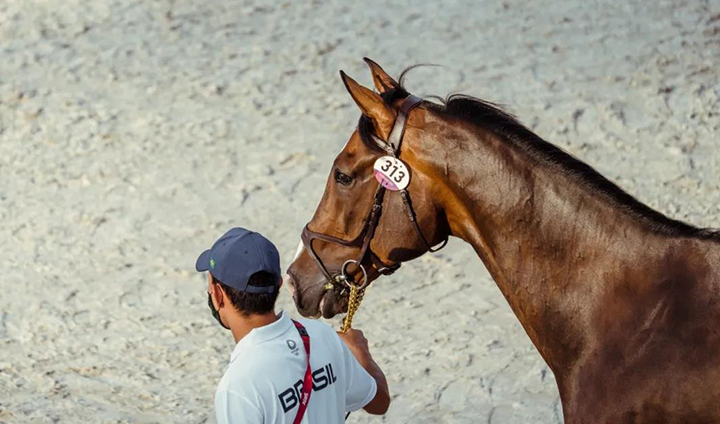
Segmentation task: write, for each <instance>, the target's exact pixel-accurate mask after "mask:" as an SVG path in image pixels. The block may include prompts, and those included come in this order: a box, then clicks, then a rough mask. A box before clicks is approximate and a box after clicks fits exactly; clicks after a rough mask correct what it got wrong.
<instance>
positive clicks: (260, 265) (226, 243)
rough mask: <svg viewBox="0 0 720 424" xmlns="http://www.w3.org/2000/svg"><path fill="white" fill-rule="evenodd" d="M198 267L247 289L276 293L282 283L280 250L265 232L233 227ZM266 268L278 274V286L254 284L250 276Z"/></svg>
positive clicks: (248, 290) (209, 250)
mask: <svg viewBox="0 0 720 424" xmlns="http://www.w3.org/2000/svg"><path fill="white" fill-rule="evenodd" d="M195 269H196V270H198V271H200V272H203V271H210V274H212V275H213V277H215V278H216V279H218V280H220V281H222V283H223V284H225V285H227V286H230V287H232V288H234V289H236V290H240V291H244V292H247V293H274V292H275V291H276V290H277V289H278V287H280V278H281V273H280V272H281V271H280V254H279V253H278V250H277V248H276V247H275V245H274V244H272V242H271V241H270V240H268V239H266V238H265V237H263V236H262V235H261V234H259V233H256V232H253V231H249V230H246V229H245V228H233V229H231V230H230V231H228V232H227V233H225V234H224V235H223V236H222V237H220V238H219V239H218V241H216V242H215V244H213V246H212V247H211V248H210V249H208V250H206V251H204V252H202V253H201V254H200V256H199V257H198V259H197V262H196V263H195ZM260 271H265V272H269V273H270V274H272V275H273V276H275V281H276V284H275V286H265V287H259V286H252V285H249V284H248V281H249V280H250V276H252V275H253V274H255V273H256V272H260Z"/></svg>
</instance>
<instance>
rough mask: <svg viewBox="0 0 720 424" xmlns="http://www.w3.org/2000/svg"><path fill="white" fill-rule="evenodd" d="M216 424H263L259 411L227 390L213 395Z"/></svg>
mask: <svg viewBox="0 0 720 424" xmlns="http://www.w3.org/2000/svg"><path fill="white" fill-rule="evenodd" d="M215 418H216V419H217V424H238V423H243V424H244V423H247V424H263V417H262V414H261V413H260V409H258V407H257V406H256V405H253V404H252V403H251V402H250V401H248V400H247V399H246V398H245V397H244V396H242V395H240V394H238V393H235V392H233V391H230V390H227V389H221V390H218V391H217V392H216V393H215Z"/></svg>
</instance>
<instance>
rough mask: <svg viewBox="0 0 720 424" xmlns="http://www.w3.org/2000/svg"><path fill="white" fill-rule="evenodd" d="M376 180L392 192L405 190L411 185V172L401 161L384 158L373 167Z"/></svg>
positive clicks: (388, 157) (390, 157)
mask: <svg viewBox="0 0 720 424" xmlns="http://www.w3.org/2000/svg"><path fill="white" fill-rule="evenodd" d="M373 168H374V170H375V179H376V180H378V182H380V184H381V185H382V186H383V187H385V188H386V189H388V190H390V191H400V190H405V189H406V188H407V186H408V185H410V171H409V170H408V168H407V166H405V164H404V163H403V161H401V160H400V159H397V158H394V157H392V156H383V157H381V158H380V159H378V160H376V161H375V165H374V166H373Z"/></svg>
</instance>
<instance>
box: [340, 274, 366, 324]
mask: <svg viewBox="0 0 720 424" xmlns="http://www.w3.org/2000/svg"><path fill="white" fill-rule="evenodd" d="M364 296H365V289H362V290H358V287H357V286H356V285H355V284H350V298H349V299H348V311H347V315H345V318H343V322H342V325H341V326H340V332H341V333H347V331H348V330H349V329H350V327H351V326H352V320H353V316H355V312H357V310H358V308H360V304H361V303H362V300H363V297H364Z"/></svg>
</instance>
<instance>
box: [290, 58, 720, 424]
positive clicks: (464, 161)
mask: <svg viewBox="0 0 720 424" xmlns="http://www.w3.org/2000/svg"><path fill="white" fill-rule="evenodd" d="M368 63H369V65H370V67H371V70H372V73H373V80H374V82H375V85H376V88H377V89H378V91H379V92H380V93H381V94H380V95H378V94H376V93H374V92H372V91H371V90H368V89H367V88H364V87H362V86H360V85H359V84H357V83H356V82H354V81H353V80H351V79H350V78H348V77H346V76H344V80H345V83H346V86H347V88H348V91H349V92H350V94H351V95H352V97H353V99H354V100H355V102H356V103H357V104H358V106H359V107H360V109H361V111H362V113H363V118H361V121H360V124H359V128H358V131H356V132H354V133H353V135H352V136H351V138H350V141H349V142H348V144H347V145H346V147H345V148H344V149H343V151H342V152H341V153H340V155H338V157H337V159H336V160H335V163H334V164H333V169H332V172H331V175H330V178H329V179H328V183H327V186H326V189H325V193H324V196H323V198H322V200H321V202H320V205H319V207H318V209H317V212H316V213H315V216H314V217H313V219H312V221H311V222H310V224H309V227H310V228H312V230H313V231H317V232H322V233H325V234H329V235H333V236H335V237H340V238H344V239H352V238H353V237H355V235H356V234H358V232H360V230H361V227H362V220H363V218H364V217H365V216H366V215H367V212H368V210H369V205H370V203H371V202H372V193H373V192H374V190H375V188H376V187H377V183H376V181H375V179H374V178H373V175H372V164H373V162H374V161H375V160H376V159H377V158H378V157H380V156H382V155H383V154H384V153H382V152H381V151H380V150H379V149H377V148H376V147H374V143H373V142H372V137H373V136H376V137H379V138H381V139H386V137H387V135H388V133H389V129H390V128H391V127H392V123H393V122H394V120H395V116H396V114H397V107H398V105H399V103H400V102H401V101H402V99H403V98H405V97H406V96H407V95H408V93H407V92H406V91H405V89H404V88H403V87H402V86H401V84H399V83H397V82H396V81H395V80H394V79H392V78H391V77H390V76H389V75H387V74H386V73H385V72H384V71H383V70H382V69H381V68H380V67H379V66H377V64H375V63H374V62H372V61H368ZM400 81H402V78H401V79H400ZM401 159H402V160H403V161H404V162H405V163H406V164H407V165H408V166H409V168H410V169H411V170H412V173H413V176H412V181H411V184H410V187H409V192H410V195H411V196H412V200H413V204H414V206H415V210H416V212H417V214H418V222H419V223H420V227H421V228H422V229H423V232H424V234H425V235H426V236H427V237H428V239H429V240H431V241H432V242H434V243H437V242H439V241H441V240H442V239H443V238H444V237H446V236H447V235H452V236H454V237H458V238H461V239H462V240H464V241H466V242H467V243H469V244H471V245H472V246H473V247H474V249H475V251H476V252H477V254H478V256H479V257H480V259H481V260H482V261H483V262H484V264H485V266H486V267H487V269H488V270H489V272H490V274H491V275H492V277H493V279H494V280H495V281H496V283H497V285H498V287H499V288H500V290H501V291H502V293H503V295H504V296H505V298H506V299H507V301H508V303H509V304H510V307H511V308H512V310H513V311H514V313H515V314H516V316H517V317H518V319H519V320H520V322H521V323H522V325H523V327H524V329H525V331H526V332H527V334H528V335H529V337H530V338H531V340H532V342H533V343H534V344H535V346H536V347H537V349H538V351H539V352H540V354H541V355H542V357H543V358H544V359H545V361H546V362H547V363H548V365H549V367H550V368H551V369H552V371H553V373H554V374H555V377H556V380H557V384H558V389H559V391H560V397H561V400H562V405H563V413H564V417H565V422H566V423H568V424H575V423H612V424H618V423H720V236H718V234H717V233H716V232H713V231H710V230H705V229H698V228H696V227H693V226H691V225H688V224H685V223H682V222H679V221H675V220H672V219H670V218H667V217H665V216H664V215H662V214H660V213H658V212H656V211H654V210H652V209H650V208H648V207H647V206H645V205H643V204H642V203H640V202H638V201H637V200H635V199H634V198H633V197H631V196H630V195H628V194H627V193H625V192H624V191H622V190H621V189H620V188H618V187H617V186H615V185H614V184H613V183H611V182H609V181H608V180H606V179H605V178H603V177H602V176H601V175H599V174H598V173H597V172H596V171H594V170H593V169H592V168H591V167H589V166H588V165H586V164H585V163H583V162H581V161H579V160H577V159H575V158H574V157H572V156H570V155H569V154H567V153H566V152H564V151H562V150H560V149H558V148H557V147H555V146H553V145H552V144H550V143H547V142H545V141H544V140H542V139H541V138H540V137H538V136H537V135H535V134H533V133H532V132H531V131H529V130H528V129H526V128H525V127H523V126H522V125H521V124H519V123H518V122H517V121H516V120H515V119H514V118H513V117H512V116H510V115H508V114H506V113H505V112H503V111H501V110H500V109H498V108H496V107H495V106H493V105H492V104H490V103H487V102H483V101H480V100H477V99H473V98H470V97H466V96H454V97H450V98H449V99H448V100H447V101H445V102H444V104H442V105H438V104H434V103H430V102H424V103H423V105H421V106H420V107H419V108H417V109H415V111H413V112H412V113H411V115H410V116H409V121H408V128H407V132H406V135H405V141H404V144H403V149H402V156H401ZM343 177H349V180H348V179H347V178H343ZM348 181H350V182H349V183H348V184H345V183H347V182H348ZM383 206H384V210H383V215H382V218H381V220H380V224H379V226H378V228H377V231H376V234H375V236H374V238H373V241H372V243H371V245H370V248H371V250H372V251H373V252H374V253H375V254H376V255H377V256H378V257H379V258H381V259H382V260H383V261H384V262H385V263H399V262H404V261H408V260H411V259H413V258H415V257H417V256H419V255H421V254H423V253H425V250H426V249H425V248H424V247H423V245H422V244H421V243H420V242H419V240H418V237H417V234H416V233H415V231H413V229H412V227H411V226H410V225H409V222H408V219H407V215H406V214H405V213H404V209H403V208H402V204H401V202H400V200H399V199H398V197H397V196H393V195H392V194H390V195H388V196H386V199H385V201H384V205H383ZM316 243H317V244H314V245H313V246H314V248H315V250H316V251H317V253H318V254H319V255H320V256H321V257H322V258H323V262H324V263H326V264H327V265H328V268H329V269H331V270H333V271H334V272H337V271H338V268H339V266H340V265H341V264H342V263H343V261H344V260H345V259H347V258H349V257H354V256H353V255H356V254H357V251H353V250H352V249H349V248H338V246H336V245H333V244H329V243H323V242H316ZM365 265H366V266H367V268H368V269H369V270H370V275H371V278H376V277H377V272H373V267H372V264H370V263H368V264H365ZM375 271H376V270H375ZM288 280H289V283H290V284H289V286H291V288H292V289H293V291H294V297H295V301H296V304H297V306H298V309H299V310H300V311H301V313H303V314H305V315H311V316H316V315H318V314H319V313H320V312H322V313H323V314H324V315H326V316H332V315H334V314H337V313H340V312H342V310H343V309H344V308H345V306H346V297H345V294H344V293H342V292H341V291H339V290H335V289H332V290H326V288H325V287H324V286H325V284H326V281H325V279H324V278H323V277H322V275H321V274H320V273H319V270H318V269H317V266H316V264H315V263H314V262H313V261H312V260H311V259H310V258H309V255H308V254H307V252H305V251H303V252H301V253H300V255H299V256H298V257H297V258H296V260H295V261H294V262H293V264H292V265H291V266H290V268H289V269H288ZM321 303H322V308H321ZM320 309H322V310H320Z"/></svg>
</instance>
